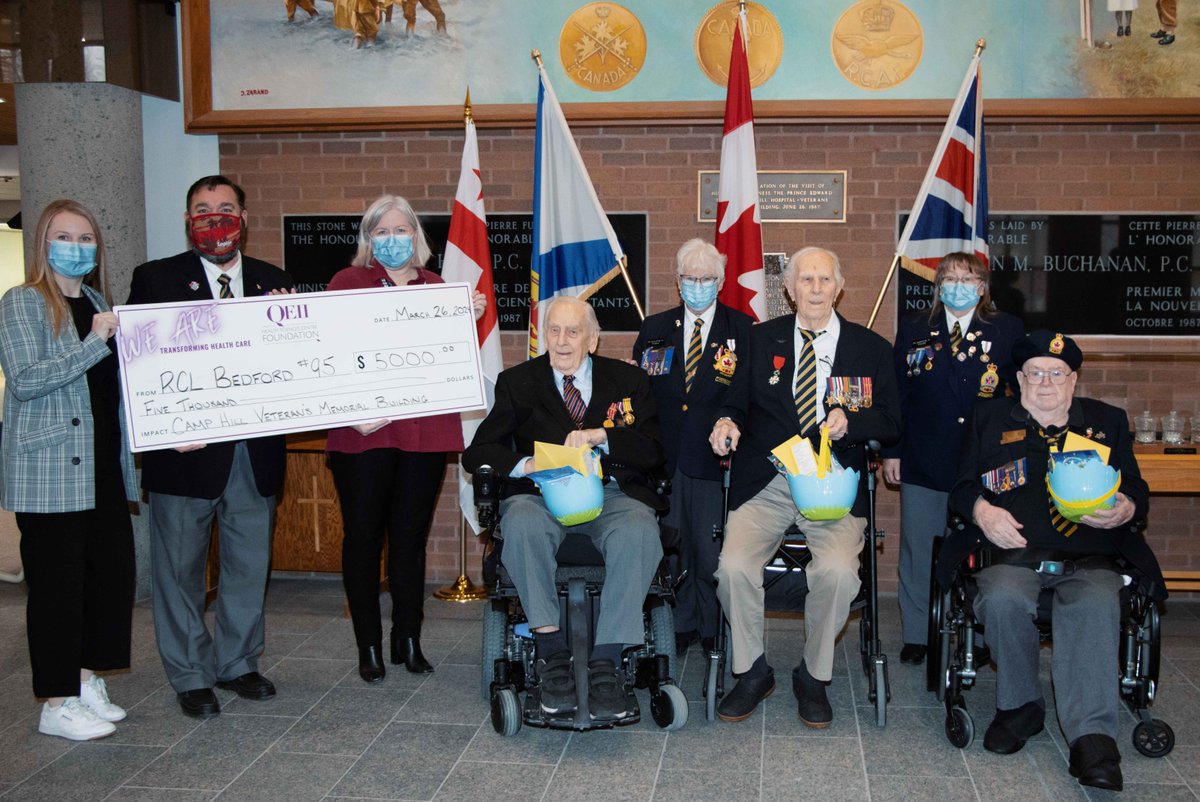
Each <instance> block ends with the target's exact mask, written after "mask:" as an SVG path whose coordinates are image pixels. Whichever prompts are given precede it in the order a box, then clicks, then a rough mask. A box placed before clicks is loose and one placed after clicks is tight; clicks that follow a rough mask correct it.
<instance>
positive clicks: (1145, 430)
mask: <svg viewBox="0 0 1200 802" xmlns="http://www.w3.org/2000/svg"><path fill="white" fill-rule="evenodd" d="M1157 432H1158V421H1157V420H1155V418H1154V416H1153V415H1152V414H1150V410H1148V409H1147V410H1146V411H1144V412H1143V413H1142V414H1141V415H1135V416H1134V418H1133V439H1134V442H1137V443H1142V444H1147V443H1153V442H1154V440H1155V435H1156V434H1157Z"/></svg>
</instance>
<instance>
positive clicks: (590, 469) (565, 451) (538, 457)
mask: <svg viewBox="0 0 1200 802" xmlns="http://www.w3.org/2000/svg"><path fill="white" fill-rule="evenodd" d="M533 464H534V465H535V466H536V467H537V469H538V470H539V471H545V470H549V469H551V468H563V467H566V468H574V469H575V470H577V471H579V472H580V473H581V474H583V475H584V476H591V475H592V474H595V475H597V476H599V477H600V478H602V479H603V478H604V472H603V471H602V470H601V469H600V460H598V459H595V458H594V457H593V456H592V449H591V448H589V447H588V446H579V447H578V448H568V447H567V446H560V445H555V444H554V443H542V442H540V441H539V442H535V443H534V444H533Z"/></svg>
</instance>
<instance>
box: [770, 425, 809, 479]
mask: <svg viewBox="0 0 1200 802" xmlns="http://www.w3.org/2000/svg"><path fill="white" fill-rule="evenodd" d="M802 440H803V438H802V437H800V435H796V436H795V437H793V438H792V439H791V440H788V441H787V442H784V443H780V444H779V445H777V446H775V447H774V448H773V449H771V453H772V454H774V455H775V459H777V460H779V461H780V462H782V463H783V467H784V468H787V472H788V474H790V475H792V476H795V475H796V474H797V473H799V472H800V468H799V466H798V465H797V464H796V457H795V455H794V454H793V453H792V449H794V448H796V447H797V446H799V445H800V443H801V442H802Z"/></svg>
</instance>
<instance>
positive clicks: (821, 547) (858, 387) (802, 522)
mask: <svg viewBox="0 0 1200 802" xmlns="http://www.w3.org/2000/svg"><path fill="white" fill-rule="evenodd" d="M783 278H784V287H785V288H786V289H787V290H788V292H789V293H790V295H791V297H792V299H793V301H794V302H795V306H796V314H795V315H794V316H793V315H785V316H783V317H777V318H775V319H773V320H769V321H767V322H766V323H762V324H760V325H758V326H755V327H754V328H753V329H752V330H751V333H750V349H749V352H748V353H743V354H742V358H741V362H742V365H741V366H740V367H739V369H738V372H737V375H736V378H735V380H734V383H733V386H732V388H731V390H730V392H729V394H728V395H727V396H726V402H725V406H724V407H723V408H722V410H721V413H720V418H719V419H718V420H717V421H716V424H715V425H714V426H713V430H712V434H711V437H710V442H711V445H712V447H713V450H714V451H715V452H717V453H718V454H726V453H728V452H729V451H731V450H734V451H736V452H737V456H736V458H735V460H734V469H733V479H732V485H731V487H730V493H729V496H730V499H729V506H730V510H731V512H730V513H729V520H728V522H727V523H726V527H725V545H724V547H723V548H722V549H721V559H720V563H719V565H718V567H717V572H716V577H717V595H718V597H719V598H720V600H721V605H722V606H723V607H724V609H725V615H726V617H727V618H728V619H729V626H730V632H731V638H730V643H731V647H732V650H733V671H734V674H735V675H738V676H739V679H738V683H737V685H736V686H734V688H733V690H731V691H730V692H729V694H727V695H726V696H725V698H724V699H722V700H721V704H720V707H719V708H718V713H719V715H720V716H721V718H722V719H724V720H726V721H741V720H743V719H745V718H747V717H749V716H750V714H751V713H753V712H754V709H755V708H756V707H757V706H758V703H759V702H761V701H762V700H763V699H765V698H766V697H767V696H768V695H770V694H771V692H772V691H774V690H775V675H774V671H773V670H772V669H771V667H770V666H769V665H768V664H767V661H766V653H765V650H764V648H763V584H762V581H763V579H762V577H763V568H764V566H765V565H766V564H767V562H768V561H769V560H770V559H771V556H772V555H773V554H774V553H775V550H776V549H777V548H778V547H779V544H780V542H781V541H782V539H783V533H784V531H785V530H786V529H787V528H788V526H790V525H791V524H793V523H794V524H796V525H797V526H798V527H799V528H800V530H801V531H802V532H804V534H805V536H806V538H807V541H808V549H809V553H810V554H811V555H812V562H811V563H810V564H809V566H808V568H807V570H806V575H807V578H808V596H807V597H806V599H805V605H804V634H805V641H804V659H803V660H802V661H801V662H800V665H799V666H797V667H796V669H795V670H794V671H793V672H792V691H793V693H795V695H796V698H797V701H798V702H799V714H800V720H801V721H802V722H803V723H804V724H806V725H807V726H809V727H812V728H815V729H820V728H824V727H828V726H829V724H830V723H831V722H832V721H833V709H832V708H831V707H830V705H829V700H828V698H827V696H826V693H825V686H826V685H828V684H829V682H830V680H831V679H832V676H833V657H834V644H835V641H836V639H837V636H838V633H839V632H840V631H841V630H842V627H843V626H845V623H846V618H847V617H848V615H849V611H850V602H851V601H853V599H854V597H855V596H856V595H857V594H858V590H859V586H860V582H859V578H858V567H859V552H860V551H861V550H862V546H863V529H864V527H865V523H866V520H865V519H866V515H867V505H868V498H867V494H866V492H865V489H864V488H865V484H866V457H865V454H864V450H863V448H862V446H863V444H864V443H866V442H867V441H869V440H878V441H880V442H881V443H885V444H886V443H890V442H892V441H894V440H895V439H896V438H897V437H898V436H899V425H900V403H899V398H898V396H897V394H896V377H895V374H894V373H893V371H892V364H891V347H890V346H889V345H888V343H887V341H886V340H884V339H883V338H882V337H880V336H879V335H878V334H875V333H874V332H872V331H870V330H868V329H866V328H864V327H862V326H859V325H856V324H854V323H851V322H849V321H847V320H846V319H844V318H843V317H842V316H841V315H838V314H836V313H834V311H833V304H834V301H835V300H837V297H838V295H839V294H840V293H841V290H842V287H843V286H844V285H845V279H843V278H842V270H841V265H840V263H839V261H838V258H837V255H836V254H835V253H833V252H832V251H827V250H825V249H823V248H804V249H802V250H800V251H797V252H796V253H795V254H793V255H792V258H791V259H789V260H788V264H787V268H786V269H785V270H784V276H783ZM821 429H828V430H829V437H830V440H831V442H832V447H833V453H834V456H836V457H837V460H838V462H840V463H841V464H842V466H843V467H845V468H847V469H854V470H857V471H858V473H859V477H860V484H859V492H858V496H857V497H856V499H855V502H854V506H853V508H852V509H851V511H850V514H848V515H846V516H845V517H843V518H841V519H838V520H835V521H810V520H808V519H806V518H804V517H803V516H801V515H800V513H799V512H798V511H797V509H796V506H795V504H794V503H793V501H792V497H791V493H790V492H789V490H788V484H787V481H786V479H785V478H784V477H783V476H782V475H780V474H779V473H778V472H777V471H776V470H775V468H774V466H773V465H772V463H771V460H770V459H769V455H770V452H771V450H772V449H773V448H775V447H776V446H778V445H780V444H782V443H784V442H786V441H787V440H789V439H791V438H792V437H794V436H796V435H800V436H803V437H809V438H813V437H815V436H818V435H819V433H820V430H821ZM727 443H728V444H729V445H726V444H727Z"/></svg>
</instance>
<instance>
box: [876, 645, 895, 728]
mask: <svg viewBox="0 0 1200 802" xmlns="http://www.w3.org/2000/svg"><path fill="white" fill-rule="evenodd" d="M871 691H872V693H873V695H874V697H875V698H874V699H873V700H872V701H874V703H875V726H876V727H879V728H880V729H882V728H883V727H886V726H887V706H888V702H890V701H891V699H892V691H891V688H890V687H889V686H888V673H887V659H886V658H885V657H884V656H883V655H879V656H878V657H877V658H875V672H874V676H873V677H872V678H871Z"/></svg>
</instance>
